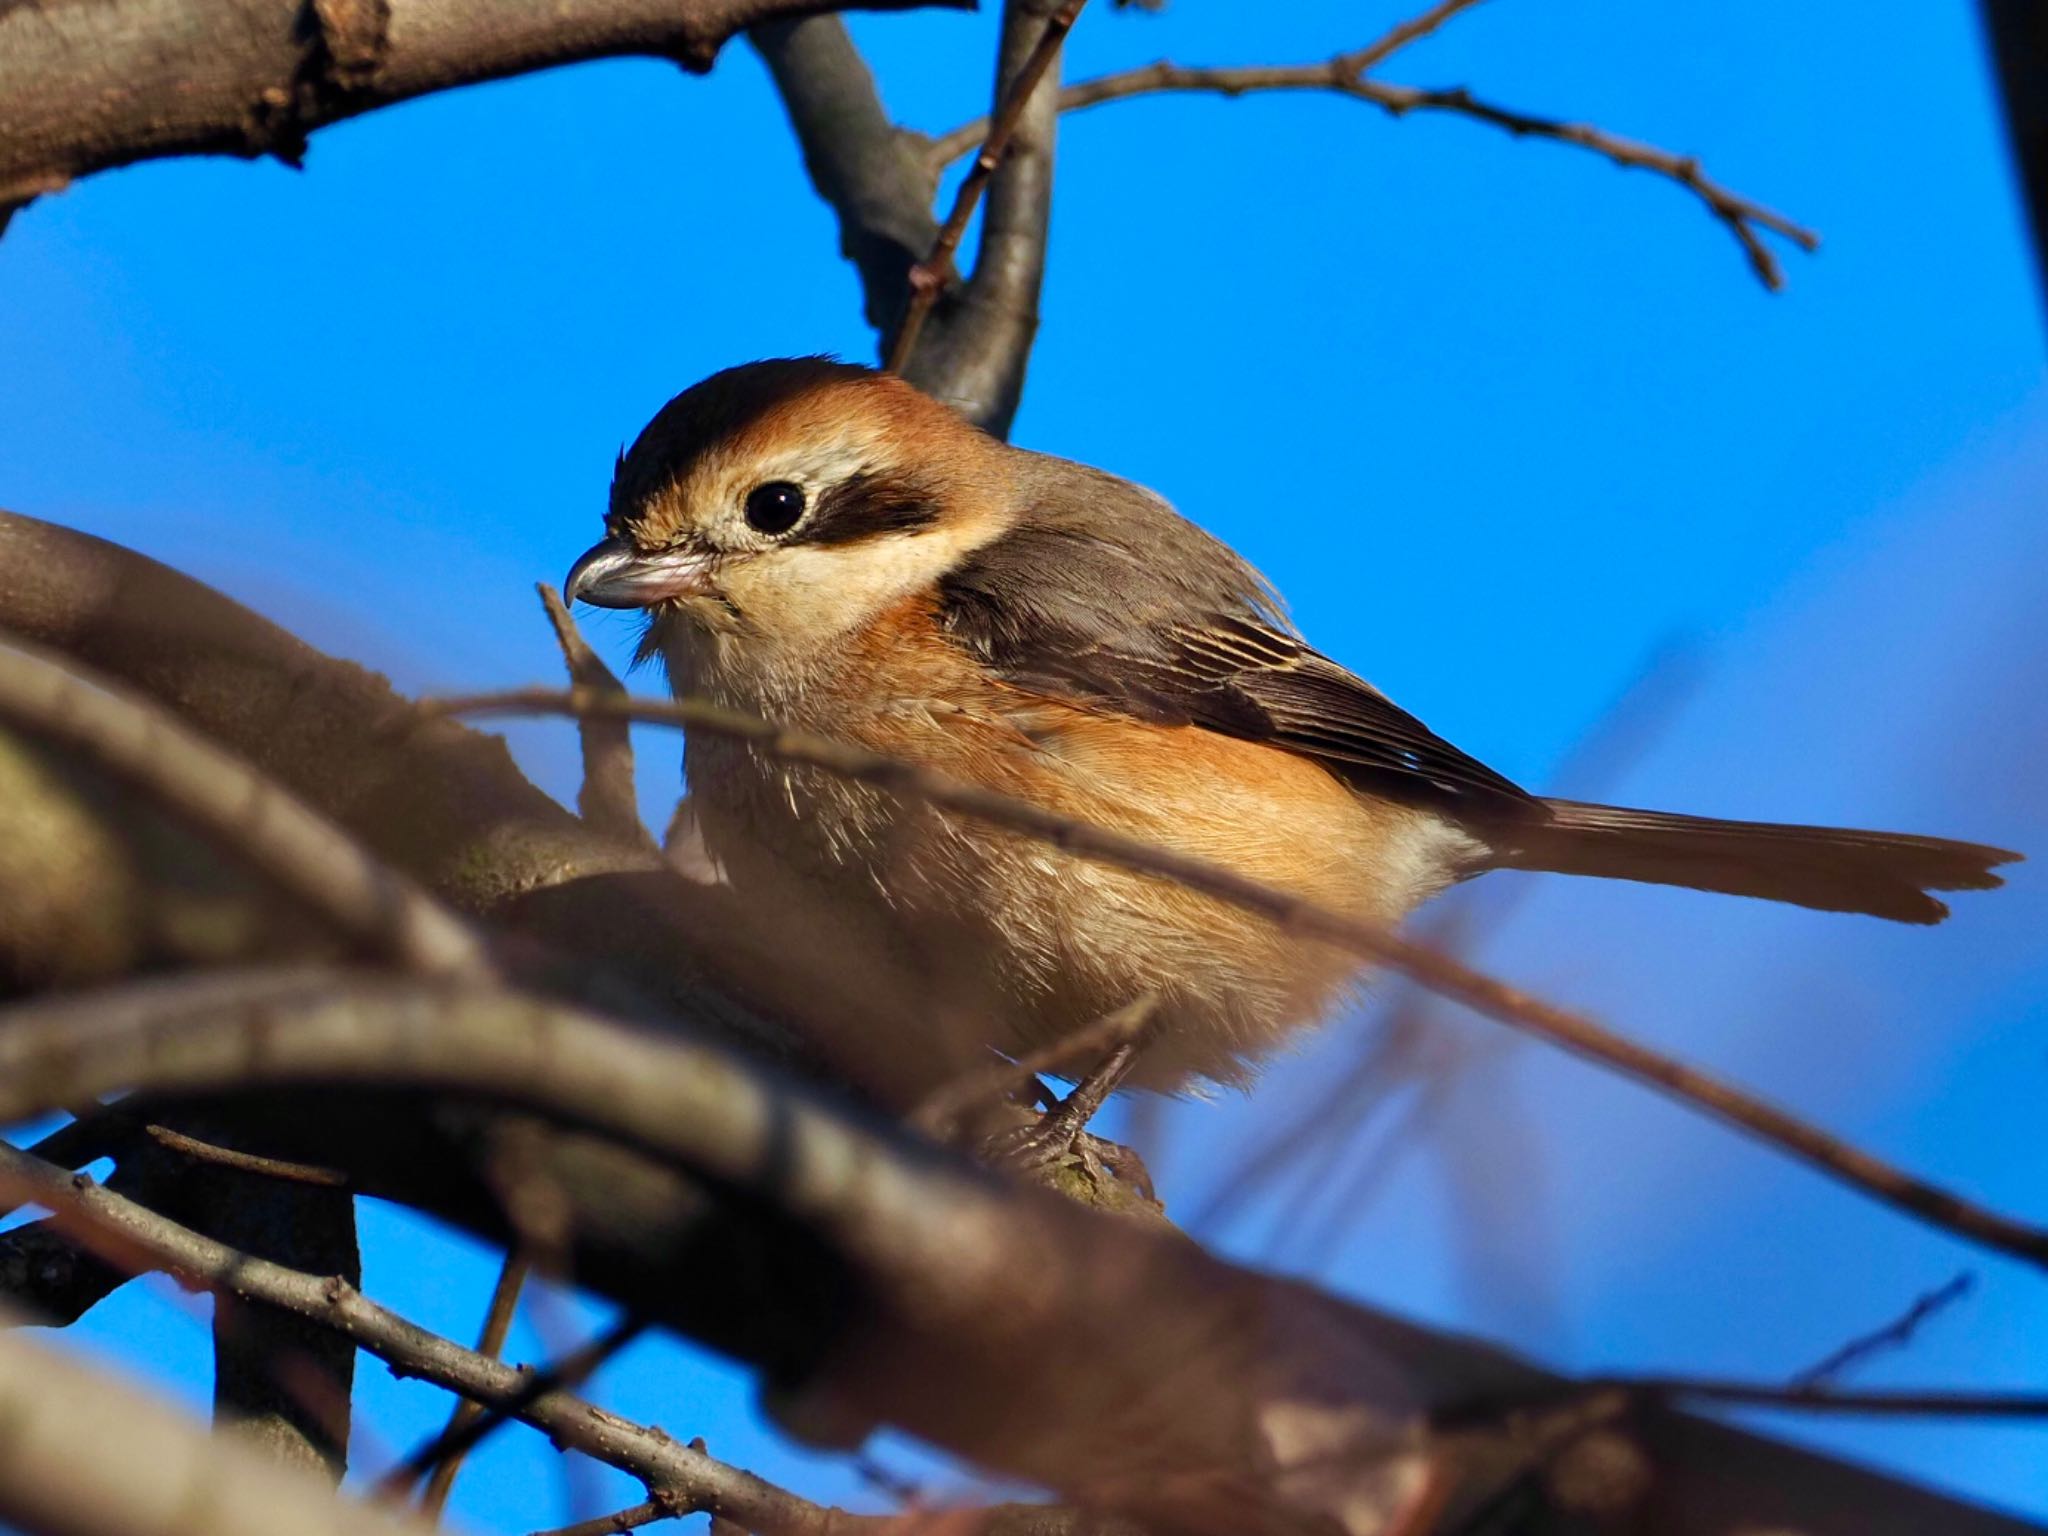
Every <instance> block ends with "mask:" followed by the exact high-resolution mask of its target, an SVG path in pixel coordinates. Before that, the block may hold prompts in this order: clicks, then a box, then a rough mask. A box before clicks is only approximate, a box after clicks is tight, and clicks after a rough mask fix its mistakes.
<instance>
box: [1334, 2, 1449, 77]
mask: <svg viewBox="0 0 2048 1536" xmlns="http://www.w3.org/2000/svg"><path fill="white" fill-rule="evenodd" d="M1478 3H1479V0H1437V4H1435V5H1432V6H1431V7H1430V8H1429V9H1428V10H1426V11H1424V12H1422V13H1421V14H1420V15H1417V16H1411V17H1409V18H1408V19H1407V20H1406V21H1399V22H1396V23H1395V24H1394V25H1393V26H1391V27H1389V28H1388V29H1387V30H1386V31H1385V32H1383V33H1382V34H1380V36H1379V37H1378V38H1376V39H1375V40H1374V41H1372V42H1370V43H1367V44H1366V45H1365V46H1364V47H1363V48H1360V49H1358V50H1357V51H1355V52H1353V53H1351V54H1349V55H1347V56H1346V57H1347V61H1348V62H1349V63H1350V65H1351V71H1352V73H1353V74H1358V75H1362V74H1364V73H1365V72H1366V71H1367V70H1369V69H1371V68H1373V67H1374V66H1375V65H1378V64H1383V63H1385V62H1386V61H1387V60H1388V59H1390V58H1392V57H1393V56H1394V55H1395V54H1397V53H1399V52H1400V51H1401V50H1402V49H1403V48H1406V47H1407V46H1408V45H1409V44H1410V43H1415V42H1420V41H1421V40H1422V39H1423V38H1425V37H1427V36H1429V34H1430V33H1432V32H1434V31H1436V29H1437V28H1438V27H1441V26H1442V25H1443V24H1444V23H1445V22H1447V21H1449V20H1450V19H1451V18H1452V17H1453V16H1456V15H1457V14H1458V13H1459V12H1460V11H1469V10H1471V9H1472V7H1473V6H1475V5H1477V4H1478Z"/></svg>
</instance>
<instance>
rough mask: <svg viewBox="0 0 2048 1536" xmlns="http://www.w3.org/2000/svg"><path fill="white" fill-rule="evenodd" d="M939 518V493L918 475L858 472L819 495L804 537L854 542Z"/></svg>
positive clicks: (914, 528)
mask: <svg viewBox="0 0 2048 1536" xmlns="http://www.w3.org/2000/svg"><path fill="white" fill-rule="evenodd" d="M938 520H939V504H938V501H937V499H936V498H935V497H934V496H933V495H932V494H931V493H930V492H929V491H928V490H927V489H926V488H925V487H924V486H923V485H921V484H919V483H918V482H917V481H915V480H913V479H909V478H907V477H906V478H899V477H896V476H891V475H886V474H876V473H861V474H855V475H849V476H848V477H847V478H846V479H845V480H842V481H841V482H840V483H839V484H837V485H835V486H833V487H831V488H830V489H829V490H826V491H825V492H823V493H822V494H821V495H820V496H819V497H818V505H817V508H816V510H814V511H813V512H812V514H811V520H810V521H809V522H808V523H806V524H805V525H804V531H803V534H802V540H803V542H804V543H806V544H853V543H857V542H859V541H860V540H862V539H872V538H876V537H878V536H880V535H882V534H887V533H917V532H920V531H922V530H923V529H926V528H929V527H931V526H932V525H933V524H934V523H936V522H938Z"/></svg>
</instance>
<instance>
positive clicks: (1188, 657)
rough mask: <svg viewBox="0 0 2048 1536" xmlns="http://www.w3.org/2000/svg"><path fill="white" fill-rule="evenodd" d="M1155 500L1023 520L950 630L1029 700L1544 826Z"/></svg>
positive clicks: (994, 554) (948, 616) (1466, 813)
mask: <svg viewBox="0 0 2048 1536" xmlns="http://www.w3.org/2000/svg"><path fill="white" fill-rule="evenodd" d="M1104 478H1107V477H1104ZM1112 483H1113V484H1114V485H1116V486H1117V487H1119V488H1120V489H1122V490H1125V491H1130V490H1134V489H1135V488H1132V487H1128V486H1127V485H1126V484H1125V483H1124V482H1120V481H1119V482H1112ZM1146 500H1147V502H1148V503H1150V504H1151V505H1150V506H1149V507H1148V508H1145V509H1139V508H1136V507H1133V508H1132V509H1131V512H1132V515H1131V516H1129V517H1125V518H1120V519H1117V520H1114V521H1111V522H1109V523H1107V524H1100V523H1098V522H1096V521H1095V520H1091V523H1090V525H1089V526H1087V527H1085V528H1077V527H1074V526H1060V525H1059V524H1057V523H1051V524H1049V523H1048V522H1046V521H1044V520H1034V521H1027V522H1025V523H1024V524H1021V525H1020V526H1018V527H1017V528H1014V529H1012V530H1011V531H1010V532H1008V533H1006V534H1005V535H1003V536H1002V537H1001V538H999V539H998V540H996V541H995V542H994V543H993V544H990V545H988V546H986V547H985V548H983V549H982V550H980V551H977V552H976V554H975V555H973V556H972V557H971V558H970V559H969V560H968V561H967V562H965V563H964V564H963V565H962V566H961V567H959V568H958V569H956V570H955V571H954V572H953V573H952V574H950V575H949V576H948V577H946V578H945V580H944V581H943V582H942V583H941V588H940V590H941V610H940V620H941V622H942V624H943V625H944V627H945V628H946V630H947V632H948V633H949V634H950V635H951V636H952V637H953V639H954V640H955V641H956V642H957V643H959V644H961V645H963V646H966V647H967V648H968V649H970V650H971V651H972V652H973V653H974V654H975V655H976V656H977V657H978V658H979V659H980V660H981V661H982V662H983V663H984V664H986V665H987V666H989V667H990V668H991V669H992V670H994V671H995V672H997V673H998V674H1000V675H1001V676H1002V677H1003V678H1004V679H1005V680H1007V681H1008V682H1010V683H1012V684H1013V685H1015V686H1017V687H1020V688H1024V689H1027V690H1030V691H1032V692H1035V693H1041V694H1048V695H1051V696H1054V697H1059V698H1063V699H1066V700H1069V701H1072V702H1076V703H1080V704H1083V705H1085V706H1087V707H1089V708H1091V709H1096V710H1102V711H1113V712H1115V713H1118V714H1123V715H1127V716H1129V717H1131V718H1134V719H1140V720H1146V721H1150V722H1153V723H1157V724H1172V725H1195V726H1200V727H1202V728H1203V729H1206V730H1211V731H1217V732H1220V733H1222V734H1224V735H1228V736H1235V737H1239V738H1241V739H1243V740H1247V741H1256V742H1262V743H1268V744H1270V745H1272V746H1275V747H1278V748H1281V749H1283V750H1286V751H1289V752H1293V753H1296V754H1298V755H1300V756H1303V757H1308V758H1312V759H1314V760H1315V761H1317V762H1319V763H1321V764H1323V765H1324V766H1325V767H1327V768H1328V769H1329V770H1330V771H1331V772H1332V773H1334V774H1336V775H1337V776H1338V777H1339V778H1341V779H1343V780H1345V781H1346V782H1347V783H1350V784H1352V785H1353V786H1355V787H1356V788H1359V789H1361V790H1369V791H1371V792H1373V793H1377V794H1384V795H1388V796H1391V797H1393V798H1395V799H1399V800H1404V801H1408V802H1412V803H1416V804H1426V805H1429V806H1431V807H1433V808H1436V809H1439V810H1441V811H1444V812H1446V813H1447V814H1450V815H1452V816H1455V817H1456V818H1457V819H1459V820H1460V821H1469V822H1478V823H1484V824H1494V825H1497V824H1499V823H1501V822H1503V821H1506V822H1510V823H1512V822H1520V821H1529V820H1535V821H1540V820H1542V819H1544V815H1545V813H1544V811H1543V808H1542V802H1540V801H1538V800H1537V799H1536V798H1535V797H1533V796H1531V795H1530V794H1528V793H1527V792H1526V791H1524V790H1522V789H1520V788H1518V787H1517V786H1516V785H1515V784H1513V783H1512V782H1510V781H1509V780H1508V779H1506V778H1503V777H1502V776H1501V775H1500V774H1498V773H1495V772H1494V771H1493V770H1492V769H1490V768H1488V767H1487V766H1486V765H1485V764H1483V763H1481V762H1479V761H1477V760H1476V759H1474V758H1471V757H1468V756H1467V755H1466V754H1465V753H1463V752H1460V751H1459V750H1458V749H1457V748H1456V747H1454V746H1452V745H1451V744H1450V743H1449V742H1447V741H1445V740H1444V739H1443V738H1442V737H1440V736H1438V735H1436V734H1435V733H1434V732H1433V731H1431V730H1430V729H1429V728H1428V727H1427V726H1425V725H1424V724H1423V723H1422V722H1421V721H1419V720H1417V719H1416V718H1415V717H1414V716H1413V715H1411V714H1409V713H1408V712H1407V711H1405V710H1403V709H1401V708H1400V707H1399V706H1398V705H1396V704H1395V703H1394V702H1393V701H1392V700H1391V699H1389V698H1388V697H1387V696H1386V695H1385V694H1383V693H1381V692H1380V691H1379V690H1378V689H1377V688H1375V687H1373V686H1372V685H1371V684H1370V683H1368V682H1366V681H1365V680H1364V679H1362V678H1359V677H1356V676H1354V675H1353V674H1352V673H1350V672H1348V671H1346V670H1345V669H1344V668H1342V667H1340V666H1338V665H1337V664H1336V663H1335V662H1333V661H1331V660H1329V659H1328V658H1327V657H1325V656H1322V655H1320V654H1318V653H1317V652H1315V651H1314V650H1311V649H1310V648H1309V647H1308V646H1307V645H1305V644H1303V643H1302V642H1301V641H1300V640H1298V639H1296V638H1295V637H1294V636H1293V635H1292V634H1290V633H1289V632H1288V631H1287V629H1286V627H1285V621H1284V620H1282V619H1281V618H1280V617H1279V614H1278V612H1277V603H1276V600H1275V599H1274V598H1273V597H1272V594H1271V592H1270V591H1269V589H1267V588H1266V586H1265V585H1264V583H1263V582H1262V581H1261V580H1260V579H1259V577H1258V576H1257V574H1256V573H1255V572H1254V571H1252V569H1251V568H1250V567H1249V566H1248V565H1246V564H1245V563H1244V562H1243V561H1242V560H1241V559H1239V558H1238V556H1237V555H1235V554H1234V553H1232V552H1231V551H1230V550H1229V549H1227V548H1226V547H1225V546H1223V545H1222V544H1219V543H1217V542H1216V541H1215V540H1213V539H1210V538H1209V537H1208V535H1206V534H1203V533H1201V532H1200V530H1198V529H1195V528H1194V527H1193V525H1191V524H1189V523H1187V522H1185V521H1184V520H1182V519H1181V518H1180V517H1179V515H1178V514H1176V513H1174V512H1172V511H1171V509H1170V508H1167V507H1166V506H1165V504H1164V503H1163V502H1156V501H1154V499H1153V498H1150V497H1149V496H1147V498H1146ZM1161 514H1163V516H1164V517H1165V518H1171V519H1172V524H1173V525H1178V526H1177V527H1176V526H1172V525H1167V524H1164V523H1163V522H1162V521H1161ZM1148 524H1149V525H1150V526H1147V525H1148ZM1134 525H1135V526H1134ZM1105 526H1106V527H1108V528H1111V529H1114V530H1116V532H1115V534H1114V535H1112V536H1108V537H1106V536H1105V535H1104V533H1103V532H1102V531H1100V529H1101V528H1102V527H1105ZM1148 533H1149V534H1151V535H1153V536H1154V537H1152V538H1146V537H1145V535H1146V534H1148ZM1148 546H1149V547H1148Z"/></svg>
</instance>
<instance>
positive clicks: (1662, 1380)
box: [1605, 1376, 2048, 1419]
mask: <svg viewBox="0 0 2048 1536" xmlns="http://www.w3.org/2000/svg"><path fill="white" fill-rule="evenodd" d="M1605 1385H1607V1386H1612V1387H1620V1388H1622V1389H1624V1390H1626V1391H1629V1392H1634V1393H1638V1394H1640V1395H1642V1396H1646V1397H1658V1398H1679V1399H1690V1400H1691V1401H1694V1402H1702V1403H1727V1404H1730V1405H1731V1406H1732V1405H1740V1406H1742V1407H1745V1408H1790V1409H1795V1410H1797V1411H1800V1412H1803V1413H1867V1414H1873V1415H1887V1416H1896V1417H1907V1418H1953V1419H2048V1392H1919V1391H1889V1392H1842V1391H1835V1390H1830V1389H1826V1388H1815V1387H1780V1386H1773V1385H1771V1384H1770V1383H1768V1382H1752V1381H1717V1380H1713V1379H1709V1378H1705V1377H1698V1378H1695V1377H1688V1376H1634V1377H1615V1378H1613V1379H1611V1380H1609V1381H1608V1382H1606V1383H1605Z"/></svg>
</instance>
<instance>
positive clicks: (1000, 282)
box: [887, 0, 1084, 437]
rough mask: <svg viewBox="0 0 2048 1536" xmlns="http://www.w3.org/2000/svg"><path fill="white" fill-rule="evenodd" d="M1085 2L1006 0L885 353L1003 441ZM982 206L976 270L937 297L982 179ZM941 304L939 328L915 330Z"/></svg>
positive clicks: (1029, 321)
mask: <svg viewBox="0 0 2048 1536" xmlns="http://www.w3.org/2000/svg"><path fill="white" fill-rule="evenodd" d="M1083 3H1084V0H1058V3H1057V4H1051V3H1049V0H1005V4H1004V7H1003V33H1002V41H1001V43H1000V44H999V45H998V48H997V56H996V81H995V92H994V107H993V118H992V120H991V125H990V127H989V131H988V134H987V136H986V142H985V144H984V147H983V149H982V153H981V156H980V158H979V160H977V162H976V165H975V169H974V170H973V172H971V173H970V174H969V176H968V178H967V181H966V182H965V183H964V184H963V185H962V186H961V188H960V192H959V195H958V197H957V198H956V200H955V202H954V205H953V211H952V213H951V215H950V216H949V217H948V218H947V221H946V224H945V226H944V227H943V228H942V229H941V230H940V232H939V237H938V239H937V241H936V242H934V244H933V247H932V251H931V253H930V255H928V256H927V257H926V258H925V260H924V261H923V262H921V263H920V264H919V266H918V267H917V268H914V269H913V270H912V272H911V274H910V307H909V308H908V309H907V310H906V311H905V314H904V322H903V327H902V330H901V331H900V332H899V333H898V334H897V336H896V337H894V338H893V339H892V340H891V341H890V343H889V346H888V348H887V352H888V358H889V369H890V371H891V372H893V373H900V374H902V375H903V377H904V378H906V379H908V380H909V381H910V382H911V383H912V384H915V385H916V386H917V387H918V388H920V389H922V390H923V391H924V392H925V393H926V394H929V395H932V396H934V397H936V398H938V399H940V400H944V401H946V402H947V403H948V404H949V405H952V406H953V407H954V408H955V409H956V410H958V411H959V412H960V414H961V415H963V416H965V417H966V418H967V419H968V420H969V421H971V422H973V423H975V424H976V425H977V426H980V427H983V428H985V429H986V430H988V431H990V432H992V433H994V434H995V435H996V436H997V437H1007V436H1009V432H1010V423H1011V421H1012V419H1013V418H1014V417H1015V416H1016V414H1017V404H1018V402H1019V400H1020V399H1021V398H1022V397H1023V393H1024V373H1025V369H1026V367H1027V366H1028V364H1029V362H1030V357H1031V344H1032V342H1033V340H1034V339H1035V338H1036V337H1037V335H1038V294H1039V289H1040V287H1041V286H1042V285H1043V283H1044V280H1045V247H1046V241H1047V239H1048V237H1049V236H1050V233H1051V229H1052V177H1053V143H1054V139H1055V137H1056V135H1057V132H1058V125H1059V70H1058V65H1057V61H1058V58H1059V54H1060V45H1061V44H1062V43H1063V42H1064V41H1065V40H1066V35H1067V32H1068V31H1069V29H1071V28H1072V26H1073V24H1074V18H1075V17H1076V16H1077V15H1078V14H1079V12H1080V9H1081V6H1082V4H1083ZM984 184H985V185H986V186H987V188H988V209H987V211H986V212H985V213H984V215H983V217H982V225H981V245H980V247H979V249H978V250H977V252H976V255H975V261H974V274H973V276H972V277H970V278H969V279H968V280H967V282H966V284H965V286H964V287H962V288H960V289H958V290H957V291H953V292H947V288H946V285H947V284H948V282H949V280H950V278H951V277H952V275H953V252H954V250H955V248H956V247H957V246H958V244H959V242H960V238H961V236H962V235H963V234H964V233H965V231H966V227H967V221H968V219H969V218H970V217H971V216H972V214H973V212H974V206H975V203H976V201H977V200H978V199H979V197H980V195H981V191H982V187H983V185H984ZM942 302H943V305H944V308H943V311H942V314H941V319H942V321H943V324H942V326H941V327H940V328H939V329H938V330H937V331H936V332H934V333H933V334H931V335H928V336H921V333H922V332H923V331H924V329H925V324H924V316H925V314H926V313H927V312H929V311H930V310H932V309H933V308H934V307H935V306H938V305H940V304H941V303H942Z"/></svg>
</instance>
